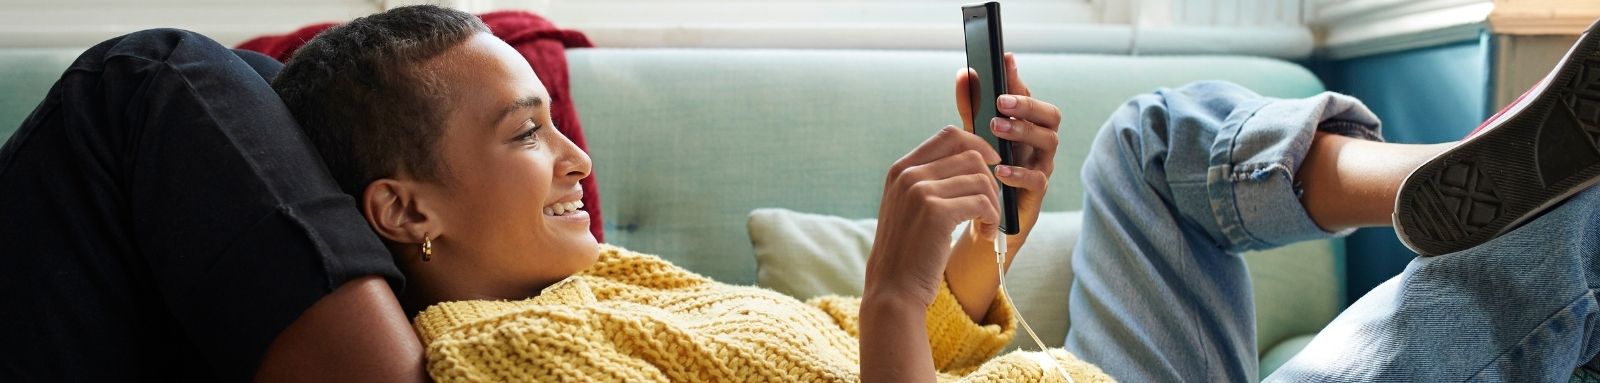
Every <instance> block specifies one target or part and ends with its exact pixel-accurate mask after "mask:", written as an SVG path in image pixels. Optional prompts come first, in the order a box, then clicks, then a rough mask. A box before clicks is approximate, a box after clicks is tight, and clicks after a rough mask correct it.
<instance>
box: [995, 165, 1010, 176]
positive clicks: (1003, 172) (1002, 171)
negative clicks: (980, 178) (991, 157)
mask: <svg viewBox="0 0 1600 383" xmlns="http://www.w3.org/2000/svg"><path fill="white" fill-rule="evenodd" d="M994 174H998V175H1000V176H1001V177H1010V176H1011V167H1010V166H1005V165H995V167H994Z"/></svg>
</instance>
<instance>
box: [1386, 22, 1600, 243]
mask: <svg viewBox="0 0 1600 383" xmlns="http://www.w3.org/2000/svg"><path fill="white" fill-rule="evenodd" d="M1597 26H1600V21H1597V22H1596V23H1595V24H1591V25H1590V26H1589V29H1588V30H1587V31H1585V32H1584V33H1583V35H1581V36H1579V37H1578V43H1577V44H1574V45H1573V46H1572V48H1571V49H1570V50H1568V51H1567V55H1566V56H1565V57H1562V58H1561V61H1560V62H1559V63H1558V64H1557V65H1556V68H1555V69H1554V70H1552V71H1551V72H1550V74H1549V75H1546V76H1545V78H1544V80H1541V81H1540V82H1539V83H1538V84H1537V85H1534V87H1533V89H1530V90H1528V92H1527V93H1525V94H1523V95H1522V97H1519V98H1517V101H1515V102H1512V103H1511V105H1508V106H1506V108H1505V109H1504V110H1501V111H1500V113H1497V114H1495V115H1494V117H1490V118H1489V120H1488V121H1485V122H1484V124H1483V125H1482V126H1479V127H1478V129H1477V130H1475V131H1474V132H1473V133H1472V134H1471V135H1469V136H1468V137H1467V139H1466V140H1464V141H1462V142H1461V143H1460V144H1459V145H1456V146H1455V147H1453V148H1450V149H1449V150H1446V151H1444V152H1443V153H1440V154H1439V155H1438V156H1436V157H1434V158H1433V159H1431V160H1428V162H1427V163H1426V164H1423V165H1422V166H1421V167H1418V168H1417V170H1415V171H1412V172H1411V175H1410V176H1407V177H1406V179H1405V182H1404V183H1402V184H1401V185H1400V192H1399V193H1398V195H1397V196H1396V198H1395V206H1394V228H1395V231H1396V232H1397V233H1399V235H1400V241H1401V242H1404V243H1405V244H1406V247H1408V248H1411V250H1412V251H1416V252H1417V253H1418V254H1421V255H1424V256H1432V255H1440V254H1446V253H1452V252H1456V251H1461V250H1464V249H1467V248H1471V247H1473V246H1477V245H1479V244H1482V243H1484V242H1488V241H1489V240H1491V239H1494V238H1495V237H1498V236H1500V234H1503V233H1505V232H1507V231H1510V230H1511V229H1513V228H1516V227H1517V226H1518V225H1521V224H1522V223H1523V222H1526V221H1528V220H1529V219H1531V218H1533V217H1535V216H1537V215H1538V214H1539V213H1541V212H1543V211H1545V210H1546V209H1548V208H1549V207H1550V206H1552V205H1555V204H1556V203H1558V202H1561V201H1562V200H1565V199H1566V198H1567V197H1569V196H1572V195H1573V194H1575V193H1577V192H1579V191H1581V190H1583V189H1585V188H1588V187H1589V186H1591V185H1594V184H1595V181H1597V180H1600V34H1596V33H1594V31H1595V29H1596V28H1597Z"/></svg>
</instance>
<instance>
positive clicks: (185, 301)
mask: <svg viewBox="0 0 1600 383" xmlns="http://www.w3.org/2000/svg"><path fill="white" fill-rule="evenodd" d="M279 66H280V65H279V64H278V63H277V62H274V61H272V60H271V59H269V58H267V57H265V56H262V55H259V54H255V53H252V52H236V51H231V50H229V49H227V48H225V47H223V46H221V45H219V44H217V43H216V42H215V41H212V40H211V39H209V38H206V37H204V36H201V35H198V34H195V33H192V32H187V31H180V30H171V29H163V30H149V31H143V32H138V33H134V34H130V35H126V36H123V37H119V38H116V39H112V40H109V41H106V42H104V43H101V44H99V45H96V46H95V47H93V48H90V49H89V50H88V51H87V52H85V53H84V54H83V55H82V56H80V57H79V58H78V60H77V61H75V62H74V63H73V64H72V66H71V67H70V68H68V69H67V71H66V72H65V73H64V74H63V75H62V77H61V79H60V80H59V81H57V82H56V84H55V86H54V87H53V88H51V90H50V93H49V95H48V96H47V97H46V98H45V100H44V101H43V102H42V103H40V105H39V107H38V108H37V109H36V110H35V111H34V112H33V114H32V115H31V116H29V117H28V119H27V120H25V121H24V122H23V125H22V127H21V128H20V129H19V130H18V131H17V132H16V134H15V135H13V136H12V137H11V139H10V140H9V141H7V142H6V143H5V146H4V147H3V148H0V262H3V264H4V266H3V267H0V304H3V305H4V308H3V309H0V329H4V332H5V335H0V339H3V340H0V381H6V382H18V381H78V382H90V381H128V380H161V381H192V380H200V381H217V380H222V381H247V380H249V379H250V378H251V376H252V375H253V374H254V372H255V369H256V367H257V365H258V364H259V362H260V358H261V356H262V355H263V353H264V352H265V349H266V347H267V346H268V345H269V344H270V343H271V342H272V340H273V339H274V338H275V337H276V335H277V334H278V332H279V331H281V330H282V329H283V328H285V327H286V326H288V325H289V324H290V323H291V322H293V321H294V320H295V318H296V317H298V315H299V314H300V313H301V312H302V311H304V310H305V309H306V308H307V307H309V306H310V305H311V304H312V303H314V302H316V301H317V300H318V299H319V298H321V297H322V296H323V295H325V294H327V293H328V292H330V291H332V289H334V288H336V287H338V286H339V285H340V284H342V283H343V282H344V281H347V280H349V279H352V278H355V277H360V276H364V275H372V274H378V275H383V276H385V277H388V278H389V280H390V281H391V283H394V284H396V286H394V287H397V289H396V291H399V290H398V287H399V286H398V284H399V283H400V282H401V280H400V277H399V273H398V271H397V270H396V268H395V266H394V264H393V262H392V260H391V259H390V257H389V254H388V252H387V251H386V250H385V249H384V247H383V245H382V243H381V242H380V241H379V240H378V238H377V237H376V236H375V235H373V234H372V232H371V230H370V229H369V228H368V226H367V225H366V222H365V221H364V220H363V219H362V218H361V216H360V215H359V213H358V211H357V210H356V208H355V204H354V201H353V199H352V198H350V197H349V196H347V195H345V194H343V193H342V192H341V191H340V190H339V188H338V187H337V186H336V184H335V183H334V182H333V180H332V178H331V177H330V176H329V175H328V171H327V169H326V167H325V166H324V165H323V163H322V161H321V159H320V156H318V155H317V153H316V150H315V149H314V148H313V147H312V146H311V145H310V144H309V142H308V141H307V140H306V138H305V137H304V135H303V133H302V132H301V131H300V129H299V128H298V126H297V125H296V124H295V122H294V120H293V118H292V116H291V115H290V114H289V112H288V111H287V110H286V109H285V108H284V106H283V104H282V102H281V101H279V99H278V97H277V95H276V93H274V92H273V91H272V89H271V87H270V86H269V85H268V79H270V78H271V77H272V76H273V75H275V74H276V73H277V69H278V68H279Z"/></svg>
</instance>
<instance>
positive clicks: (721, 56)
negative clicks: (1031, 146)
mask: <svg viewBox="0 0 1600 383" xmlns="http://www.w3.org/2000/svg"><path fill="white" fill-rule="evenodd" d="M1017 61H1018V64H1019V67H1020V68H1019V71H1020V72H1021V74H1022V76H1023V78H1024V80H1025V81H1027V83H1028V86H1029V87H1030V88H1031V89H1032V90H1033V93H1034V96H1035V97H1038V98H1040V99H1044V100H1047V101H1050V102H1052V103H1055V104H1056V105H1058V106H1060V107H1061V108H1062V109H1063V110H1064V112H1065V114H1064V118H1063V124H1062V125H1063V130H1064V132H1065V134H1064V136H1063V139H1062V150H1061V151H1060V152H1059V154H1058V155H1057V156H1056V164H1057V165H1056V176H1055V177H1054V178H1053V179H1052V180H1051V183H1050V194H1049V195H1048V196H1047V197H1046V198H1047V200H1046V201H1045V205H1044V209H1045V210H1046V211H1064V210H1078V207H1079V205H1080V204H1081V200H1082V186H1081V182H1080V181H1079V179H1078V169H1079V167H1081V166H1082V164H1083V159H1084V153H1085V152H1086V149H1087V148H1088V145H1089V142H1090V138H1091V137H1093V135H1094V133H1095V131H1096V130H1097V129H1099V127H1100V126H1101V124H1102V123H1103V122H1104V121H1105V119H1106V116H1108V115H1110V114H1111V112H1112V110H1113V109H1114V108H1116V107H1117V106H1118V105H1120V104H1122V102H1123V101H1124V100H1126V99H1127V98H1128V97H1130V96H1133V95H1135V94H1139V93H1145V92H1150V91H1152V90H1155V89H1156V88H1158V87H1163V86H1178V85H1182V84H1185V83H1188V82H1191V81H1196V80H1201V79H1221V80H1228V81H1234V82H1237V83H1239V84H1242V85H1244V86H1246V87H1249V88H1251V89H1254V90H1256V91H1258V92H1260V93H1262V94H1265V95H1271V96H1280V97H1304V96H1310V95H1313V94H1316V93H1318V92H1321V91H1322V85H1321V83H1319V82H1318V81H1317V79H1316V77H1314V76H1312V75H1311V73H1309V72H1308V71H1306V70H1305V69H1304V68H1302V67H1300V66H1297V65H1294V64H1292V63H1288V62H1284V61H1278V60H1271V59H1262V58H1250V57H1128V56H1095V55H1068V54H1020V55H1018V56H1017ZM568 62H569V63H570V65H571V67H570V70H571V74H572V77H571V79H572V94H573V99H574V101H575V102H576V103H577V105H578V109H579V111H578V112H579V115H581V116H583V122H584V127H585V134H587V135H588V139H589V149H590V155H592V156H593V157H594V163H595V165H594V167H595V174H597V175H598V176H599V179H600V189H601V193H603V194H604V195H605V196H606V212H605V220H606V223H607V224H608V227H607V230H606V237H607V241H608V242H611V243H613V244H618V245H622V246H626V247H629V248H633V249H638V250H642V251H647V252H651V253H655V254H659V255H661V256H662V257H663V258H666V259H668V260H671V261H673V262H674V263H677V264H679V265H682V266H684V267H686V268H688V269H690V270H694V271H696V272H700V273H704V274H706V275H709V276H711V277H713V278H716V279H718V280H721V281H725V282H730V283H753V282H755V262H754V259H753V258H752V257H751V256H750V254H751V252H752V250H751V248H750V244H749V242H748V241H747V240H746V238H747V236H746V235H745V233H744V228H743V223H744V218H745V216H746V214H748V212H749V211H750V210H752V209H755V208H757V207H769V206H781V207H785V208H790V209H795V210H800V211H808V212H816V213H821V214H831V215H839V216H846V217H870V216H874V215H876V214H877V205H878V198H879V197H880V194H881V193H882V183H883V177H884V174H885V172H886V171H887V169H888V167H889V164H890V163H892V162H893V161H894V160H895V159H897V158H899V157H900V156H901V155H904V154H905V153H906V152H907V151H909V150H910V149H911V148H912V147H914V146H916V145H917V143H919V142H922V140H924V139H926V138H927V137H928V136H930V135H932V134H933V132H934V131H936V130H938V129H939V128H941V127H943V126H945V125H948V124H959V121H957V117H956V112H955V108H954V107H953V106H954V100H953V98H954V92H953V88H954V79H955V74H956V71H957V70H958V68H960V67H962V66H963V64H964V63H965V58H964V56H963V54H962V53H961V52H959V51H938V52H924V51H865V50H860V51H829V50H715V49H693V50H690V49H601V48H596V49H573V50H569V51H568ZM1330 278H1331V277H1330Z"/></svg>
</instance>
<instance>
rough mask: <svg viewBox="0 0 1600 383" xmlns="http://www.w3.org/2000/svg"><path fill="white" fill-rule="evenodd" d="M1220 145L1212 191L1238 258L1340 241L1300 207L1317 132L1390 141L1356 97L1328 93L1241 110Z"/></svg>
mask: <svg viewBox="0 0 1600 383" xmlns="http://www.w3.org/2000/svg"><path fill="white" fill-rule="evenodd" d="M1222 125H1223V126H1222V129H1221V130H1219V131H1218V132H1217V136H1216V140H1215V141H1214V142H1212V146H1211V157H1210V159H1209V167H1208V168H1207V169H1206V188H1207V192H1208V193H1209V194H1210V198H1211V209H1212V215H1213V216H1214V217H1216V219H1217V226H1218V228H1219V229H1220V230H1221V231H1222V234H1223V235H1224V236H1225V237H1226V240H1227V241H1228V247H1229V248H1230V249H1232V250H1234V251H1246V250H1260V249H1267V248H1273V247H1278V246H1282V245H1287V244H1290V243H1294V242H1300V241H1307V240H1313V239H1322V238H1330V237H1337V236H1343V235H1347V234H1349V233H1350V232H1351V231H1354V230H1353V229H1352V230H1344V231H1340V232H1337V233H1330V232H1328V231H1325V230H1323V229H1322V228H1321V227H1319V226H1317V224H1316V223H1315V222H1313V221H1312V220H1311V217H1310V216H1309V215H1307V213H1306V210H1305V206H1303V205H1301V204H1300V193H1299V188H1298V187H1297V181H1296V180H1295V174H1296V172H1298V171H1299V169H1300V164H1301V162H1302V161H1304V160H1305V156H1306V151H1307V150H1308V149H1310V147H1311V140H1312V137H1313V136H1314V133H1315V132H1317V131H1319V130H1321V131H1326V132H1330V133H1334V134H1339V135H1344V136H1349V137H1354V138H1360V139H1367V140H1374V141H1382V140H1383V136H1382V132H1381V131H1380V125H1379V122H1378V117H1377V116H1376V115H1373V113H1372V111H1370V110H1368V109H1367V107H1366V105H1363V104H1362V103H1361V102H1360V101H1359V100H1356V99H1355V98H1353V97H1350V96H1346V95H1342V94H1338V93H1332V92H1324V93H1322V94H1319V95H1316V96H1312V97H1309V98H1303V99H1272V98H1261V99H1255V100H1250V101H1247V102H1245V103H1242V104H1240V105H1239V106H1238V107H1237V108H1235V109H1234V110H1233V112H1232V113H1230V114H1229V115H1228V117H1227V119H1226V120H1225V121H1223V124H1222Z"/></svg>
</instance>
